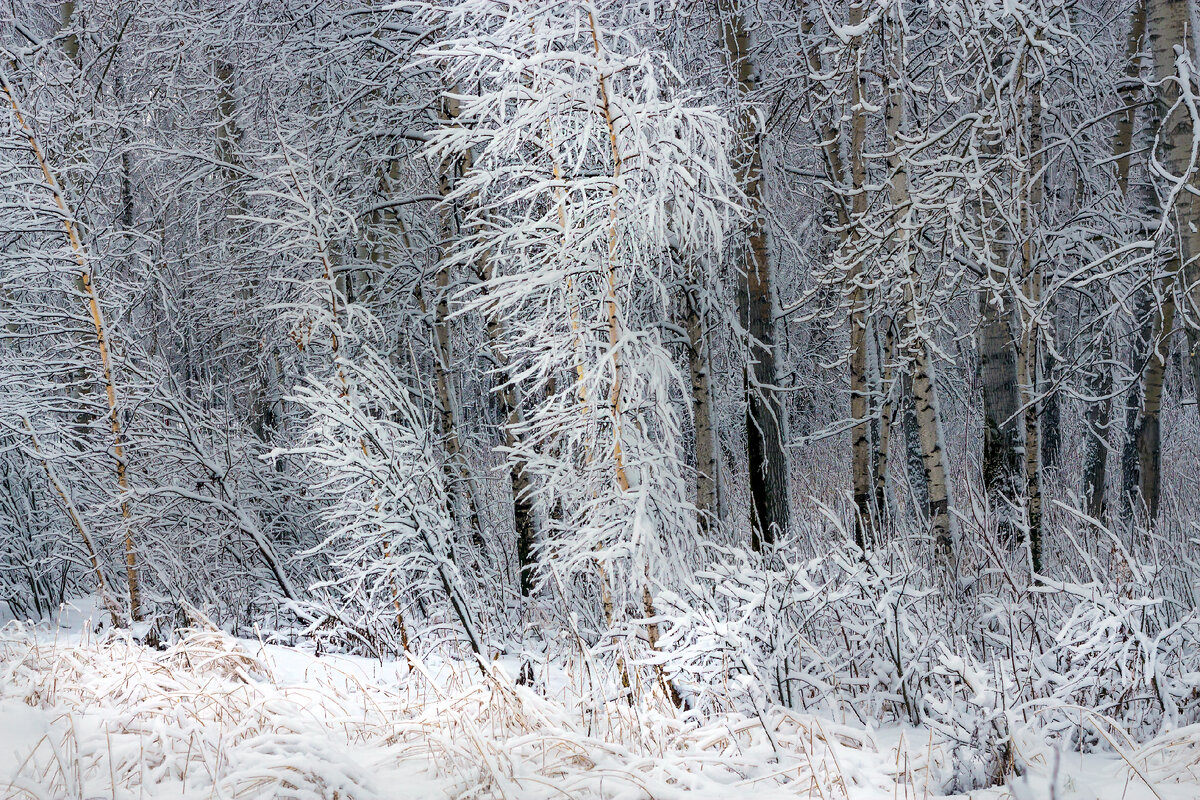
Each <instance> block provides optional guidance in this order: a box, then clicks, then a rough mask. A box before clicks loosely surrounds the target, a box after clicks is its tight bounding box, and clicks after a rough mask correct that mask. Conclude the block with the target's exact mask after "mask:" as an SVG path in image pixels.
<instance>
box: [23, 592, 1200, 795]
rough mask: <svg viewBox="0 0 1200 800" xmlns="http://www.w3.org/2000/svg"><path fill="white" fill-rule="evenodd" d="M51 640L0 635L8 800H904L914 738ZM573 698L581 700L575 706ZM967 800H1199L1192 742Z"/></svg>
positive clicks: (334, 660) (83, 628) (312, 663)
mask: <svg viewBox="0 0 1200 800" xmlns="http://www.w3.org/2000/svg"><path fill="white" fill-rule="evenodd" d="M86 619H87V611H86V609H85V610H83V611H80V610H71V611H68V612H67V614H66V615H65V616H64V619H63V621H62V622H63V624H62V626H60V627H54V628H50V627H45V626H43V627H40V628H32V627H28V626H21V625H19V624H16V623H13V624H10V625H9V626H7V627H5V628H4V629H3V630H2V631H0V793H2V795H3V797H5V798H10V797H11V798H54V799H55V800H60V799H62V798H78V799H79V800H90V798H112V800H120V799H121V798H139V799H141V798H147V799H148V800H158V799H159V798H161V799H162V800H166V799H168V798H170V800H176V799H177V798H179V799H184V798H188V799H190V798H275V797H279V798H313V799H314V800H316V799H317V798H320V799H321V800H329V799H330V798H336V800H361V799H363V798H414V799H415V798H422V799H424V798H430V800H434V799H435V798H460V797H461V798H508V799H509V800H525V798H528V799H529V800H540V799H541V798H546V799H547V800H549V799H550V798H614V799H615V800H626V799H628V800H634V799H635V798H654V799H655V800H671V798H696V799H697V800H701V799H708V798H744V797H752V798H754V800H774V799H775V798H797V797H802V798H810V797H811V798H821V800H838V799H842V798H844V799H845V800H874V799H875V798H880V799H882V798H891V799H892V800H898V799H899V798H904V799H905V800H918V799H919V798H928V797H935V796H937V795H936V792H933V791H932V790H931V789H927V787H926V783H927V782H926V779H925V778H926V776H927V775H928V774H929V771H930V769H929V765H930V763H931V761H932V763H933V764H934V767H935V771H936V769H938V768H940V767H939V765H941V766H944V758H945V755H944V753H943V751H942V749H941V748H940V747H938V746H937V745H936V744H934V742H933V739H932V737H931V736H930V735H929V733H928V731H924V730H921V729H917V728H905V729H901V728H888V729H884V730H882V731H867V730H863V729H861V728H858V729H855V728H852V727H849V726H847V725H845V724H842V723H839V722H834V721H832V720H828V719H819V718H817V717H813V716H809V715H805V714H797V713H794V712H790V711H787V710H784V709H773V710H771V711H769V712H768V713H765V714H763V715H762V716H761V717H759V716H754V717H745V716H741V715H737V714H726V715H722V716H720V717H716V718H712V719H708V720H705V721H703V722H702V723H697V722H696V721H681V720H680V719H679V718H678V716H677V715H676V714H675V713H674V712H672V711H671V710H670V709H668V708H666V707H664V706H661V705H660V706H654V707H630V706H628V705H627V704H624V703H620V702H609V703H604V702H602V701H600V700H598V699H597V700H594V701H593V702H588V701H587V700H586V699H585V698H586V697H588V695H587V693H586V690H584V689H583V688H582V687H583V686H584V684H586V681H585V680H575V678H574V677H573V676H570V675H567V676H566V677H565V679H563V680H562V681H561V682H560V689H559V690H557V692H556V694H555V696H551V697H542V696H541V695H539V694H538V693H537V692H535V691H533V690H531V689H528V688H525V687H521V686H517V685H515V684H514V683H513V682H512V681H511V680H510V679H509V678H508V677H507V673H506V671H505V670H504V669H502V668H501V667H499V666H498V667H497V668H496V669H494V670H493V671H492V674H491V676H490V677H489V678H487V679H486V680H485V679H483V678H482V677H481V676H480V674H479V672H478V671H477V670H476V671H474V672H472V671H471V670H469V669H467V668H466V667H463V666H452V665H447V664H442V665H441V666H440V667H439V668H437V669H433V668H432V667H430V666H429V665H425V664H422V663H414V665H413V666H412V667H411V668H410V667H409V666H408V665H407V664H405V663H402V662H401V663H390V662H383V663H381V662H379V661H372V660H369V659H362V658H353V657H348V656H324V657H317V656H315V655H312V654H311V653H305V652H303V651H302V650H299V649H293V648H286V647H280V646H275V645H264V644H262V643H260V642H256V641H246V640H237V639H234V638H231V637H230V636H228V635H226V634H224V633H221V632H219V631H216V630H197V631H193V632H192V633H190V634H189V635H187V636H185V637H184V638H183V639H182V640H181V641H179V642H178V643H177V644H175V645H173V646H171V647H170V648H168V649H166V650H162V651H160V650H155V649H151V648H147V647H145V646H142V645H140V644H137V643H135V642H132V641H130V640H129V639H128V638H125V637H122V636H117V635H111V634H110V635H105V636H101V637H96V636H95V635H93V634H91V633H89V632H88V631H89V626H88V625H87V624H86ZM573 686H574V687H575V688H576V689H577V690H578V691H576V690H573V689H572V687H573ZM1019 746H1022V747H1024V748H1025V749H1026V751H1027V752H1023V755H1024V756H1025V758H1026V760H1028V761H1029V762H1031V763H1032V764H1034V765H1035V766H1034V768H1032V769H1030V770H1029V772H1028V773H1027V774H1026V775H1025V776H1024V777H1022V778H1019V779H1017V781H1016V782H1015V783H1014V784H1013V785H1012V786H1009V787H1005V788H995V789H990V790H986V791H980V792H976V793H974V794H972V795H971V797H975V798H980V799H981V800H982V799H983V798H989V799H991V798H996V799H997V800H999V798H1012V800H1048V799H1049V798H1054V800H1060V799H1061V800H1071V799H1079V800H1092V799H1093V798H1095V799H1098V800H1116V799H1117V798H1123V799H1124V800H1150V798H1162V800H1176V799H1177V798H1178V799H1180V800H1181V799H1182V798H1194V797H1200V767H1198V766H1197V764H1200V734H1198V733H1197V731H1195V730H1192V729H1184V730H1182V731H1177V732H1176V733H1175V734H1174V736H1173V737H1169V738H1164V739H1163V740H1161V741H1159V742H1155V743H1152V744H1151V745H1150V746H1148V747H1146V748H1143V749H1142V750H1141V751H1137V750H1130V751H1129V752H1128V753H1125V754H1124V755H1111V754H1109V755H1095V754H1091V755H1085V756H1080V755H1079V754H1078V753H1065V754H1055V753H1054V751H1052V750H1049V749H1046V748H1043V750H1044V752H1035V750H1036V748H1035V747H1034V746H1033V745H1030V744H1029V743H1019Z"/></svg>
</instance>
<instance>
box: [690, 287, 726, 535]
mask: <svg viewBox="0 0 1200 800" xmlns="http://www.w3.org/2000/svg"><path fill="white" fill-rule="evenodd" d="M701 291H702V289H701V288H700V286H699V285H697V284H696V282H695V281H693V284H692V286H691V287H689V289H688V291H687V297H686V300H685V302H686V304H687V310H686V312H685V313H686V323H687V335H688V373H689V376H690V378H691V383H692V420H693V423H694V427H695V432H696V445H695V446H696V511H697V512H698V516H699V522H700V528H701V530H703V531H708V530H709V529H710V528H711V527H712V525H713V524H714V523H715V522H717V521H719V520H720V519H721V518H722V508H721V471H720V464H721V461H720V452H719V451H718V450H717V424H716V420H715V419H714V417H713V413H712V386H711V380H710V364H709V349H708V339H707V335H706V330H705V325H704V308H703V304H702V300H701V294H700V293H701Z"/></svg>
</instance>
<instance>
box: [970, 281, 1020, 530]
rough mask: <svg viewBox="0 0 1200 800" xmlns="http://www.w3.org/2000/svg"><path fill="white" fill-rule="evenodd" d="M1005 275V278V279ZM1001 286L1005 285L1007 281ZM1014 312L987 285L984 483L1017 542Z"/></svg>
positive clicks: (982, 344)
mask: <svg viewBox="0 0 1200 800" xmlns="http://www.w3.org/2000/svg"><path fill="white" fill-rule="evenodd" d="M1002 280H1003V279H1002V278H1001V282H1002ZM1001 285H1003V284H1002V283H1001ZM1010 312H1011V310H1010V309H1008V308H1001V307H1000V298H998V297H996V296H995V295H994V293H993V292H992V291H991V290H990V289H988V288H984V289H982V290H981V292H980V298H979V313H980V318H981V321H980V328H979V378H980V384H981V386H982V388H983V416H984V419H983V485H984V489H985V491H986V492H987V496H988V501H989V502H990V503H991V505H992V508H993V509H994V511H995V512H996V514H997V516H998V518H999V520H1000V533H1001V535H1002V536H1003V537H1005V538H1007V540H1008V541H1009V542H1013V541H1015V536H1016V526H1015V521H1014V519H1013V509H1012V504H1013V503H1015V502H1017V499H1018V498H1019V497H1020V496H1021V483H1022V481H1021V477H1022V452H1021V451H1022V449H1023V448H1022V445H1021V433H1020V424H1021V415H1020V413H1019V412H1020V408H1021V399H1020V392H1019V385H1020V377H1019V375H1018V373H1017V347H1016V343H1015V342H1014V341H1013V335H1012V329H1011V326H1010V324H1009V317H1010V316H1011V313H1010Z"/></svg>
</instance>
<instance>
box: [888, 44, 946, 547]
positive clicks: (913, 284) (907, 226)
mask: <svg viewBox="0 0 1200 800" xmlns="http://www.w3.org/2000/svg"><path fill="white" fill-rule="evenodd" d="M901 44H902V41H898V42H896V43H895V57H894V59H893V64H892V69H893V72H894V73H896V74H894V75H893V78H897V77H898V74H899V73H900V72H901V70H902V66H903V62H902V58H903V49H902V46H901ZM893 85H894V86H898V85H899V84H898V82H897V81H893ZM903 122H904V96H903V95H902V94H901V93H900V91H899V89H898V88H893V90H892V91H890V92H889V93H888V98H887V106H886V108H885V124H886V127H887V133H888V150H889V152H890V155H889V157H888V170H889V172H890V173H891V176H892V177H891V181H890V183H889V185H888V190H889V197H888V200H889V202H890V204H891V206H892V209H893V212H892V224H893V225H894V226H895V232H894V234H893V237H894V249H895V251H896V253H897V257H898V258H900V259H901V262H902V263H901V265H900V266H901V269H900V270H899V271H900V274H901V275H902V276H903V277H902V280H903V281H904V314H905V317H904V328H905V330H904V336H903V337H902V338H903V340H904V341H905V342H906V343H907V352H906V355H907V361H908V363H909V369H910V371H911V376H909V375H906V376H905V378H906V380H905V384H906V387H905V388H906V389H908V390H909V391H911V393H912V403H911V404H910V405H909V408H910V409H911V411H908V412H907V413H908V414H909V415H911V416H910V420H911V426H910V430H911V431H912V432H913V438H915V440H916V444H917V448H916V449H917V450H918V452H919V453H920V464H921V470H920V477H919V479H918V480H917V486H916V489H917V493H918V496H919V498H920V499H921V500H922V501H923V502H924V503H925V509H924V511H925V512H926V513H927V514H928V518H929V522H930V526H931V529H932V533H933V539H934V544H935V549H936V552H937V556H938V558H939V559H941V560H943V561H944V562H950V561H951V560H952V559H953V555H954V539H953V530H952V528H951V524H950V486H949V483H948V481H947V480H946V465H945V461H944V456H943V447H942V441H943V436H942V425H941V418H940V414H939V410H938V401H937V385H936V381H935V380H934V372H933V369H934V367H933V362H932V360H931V359H930V356H929V351H930V347H929V341H928V338H927V336H928V334H927V333H926V332H925V329H924V325H925V324H926V322H925V319H924V316H925V315H924V312H923V309H922V308H921V303H922V298H921V293H920V283H921V282H920V275H919V274H918V272H917V266H916V263H915V260H914V254H913V251H912V243H911V235H912V230H911V225H912V222H911V216H912V208H911V199H910V194H909V186H908V165H907V163H906V162H905V160H904V158H903V155H902V151H901V140H900V128H901V126H902V125H903ZM906 394H907V392H906ZM910 447H911V445H910ZM910 461H911V456H910Z"/></svg>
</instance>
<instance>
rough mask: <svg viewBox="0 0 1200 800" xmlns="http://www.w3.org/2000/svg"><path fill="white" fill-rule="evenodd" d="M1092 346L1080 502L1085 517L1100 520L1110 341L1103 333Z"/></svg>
mask: <svg viewBox="0 0 1200 800" xmlns="http://www.w3.org/2000/svg"><path fill="white" fill-rule="evenodd" d="M1101 335H1102V339H1101V341H1100V344H1099V346H1098V348H1097V349H1096V351H1095V352H1096V356H1097V358H1096V359H1094V360H1095V361H1097V362H1099V363H1097V364H1095V366H1093V368H1092V371H1091V373H1090V374H1089V376H1088V381H1087V385H1088V394H1089V395H1090V397H1089V399H1088V403H1087V408H1086V409H1085V410H1084V431H1085V435H1086V436H1087V442H1086V451H1085V454H1084V457H1083V502H1084V508H1086V509H1087V513H1088V516H1090V517H1092V518H1093V519H1097V520H1100V521H1103V519H1104V514H1105V511H1106V507H1107V504H1106V499H1105V483H1106V481H1107V477H1108V449H1109V447H1108V429H1109V424H1110V422H1111V420H1110V416H1111V414H1112V372H1111V366H1110V364H1111V362H1112V344H1111V340H1110V338H1109V336H1108V333H1107V332H1103V333H1102V334H1101Z"/></svg>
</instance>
